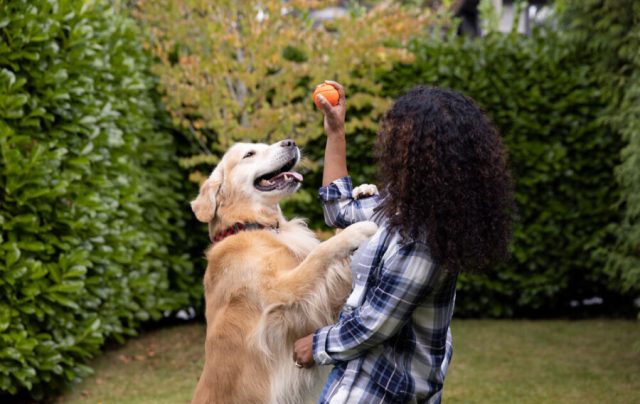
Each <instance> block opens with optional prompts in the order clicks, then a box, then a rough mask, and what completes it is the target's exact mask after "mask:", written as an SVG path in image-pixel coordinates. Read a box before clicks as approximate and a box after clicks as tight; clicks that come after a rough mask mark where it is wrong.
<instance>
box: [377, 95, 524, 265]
mask: <svg viewBox="0 0 640 404" xmlns="http://www.w3.org/2000/svg"><path fill="white" fill-rule="evenodd" d="M375 154H376V159H377V165H378V175H379V180H380V183H381V184H380V185H381V189H382V190H383V191H382V194H383V196H384V199H383V202H382V204H381V205H380V206H379V208H378V213H380V214H382V215H384V216H385V217H386V218H387V221H388V225H389V227H390V228H391V229H392V230H397V231H399V232H400V234H401V236H402V237H403V238H405V239H412V240H423V241H425V242H426V243H427V245H428V246H429V249H430V252H431V255H432V257H433V258H434V259H435V260H436V262H439V263H440V264H442V265H444V268H446V269H447V270H451V271H477V270H482V269H485V268H487V267H488V266H490V265H491V264H493V263H496V262H498V261H500V260H502V259H504V258H506V257H507V255H508V245H509V241H510V239H511V222H512V216H513V211H514V201H513V186H512V180H511V175H510V173H509V170H508V168H507V162H506V160H507V159H506V150H505V148H504V146H503V144H502V141H501V139H500V136H499V134H498V132H497V130H496V128H495V127H494V126H493V124H492V123H491V122H490V120H489V119H488V117H487V116H486V115H485V114H484V113H483V111H482V110H481V109H480V107H478V106H477V105H476V104H475V103H474V102H473V100H471V99H470V98H468V97H466V96H464V95H462V94H459V93H457V92H455V91H452V90H448V89H442V88H435V87H425V86H418V87H415V88H413V89H411V90H410V91H409V92H407V93H406V94H404V95H402V96H401V97H399V98H398V99H397V100H396V101H395V103H394V104H393V106H392V107H391V109H390V110H389V111H387V112H386V114H385V115H384V117H383V119H382V121H381V123H380V127H379V131H378V137H377V141H376V153H375Z"/></svg>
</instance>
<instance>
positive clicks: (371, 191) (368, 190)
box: [351, 184, 378, 199]
mask: <svg viewBox="0 0 640 404" xmlns="http://www.w3.org/2000/svg"><path fill="white" fill-rule="evenodd" d="M377 194H378V187H376V186H375V185H373V184H362V185H358V186H357V187H355V188H353V191H351V197H352V198H353V199H363V198H368V197H370V196H373V195H377Z"/></svg>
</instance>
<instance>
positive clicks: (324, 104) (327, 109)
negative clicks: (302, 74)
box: [316, 94, 333, 115]
mask: <svg viewBox="0 0 640 404" xmlns="http://www.w3.org/2000/svg"><path fill="white" fill-rule="evenodd" d="M316 99H317V100H318V104H320V108H322V112H324V114H325V115H327V114H329V113H331V107H333V105H331V103H330V102H329V101H328V100H327V99H326V98H324V95H322V94H318V95H317V96H316Z"/></svg>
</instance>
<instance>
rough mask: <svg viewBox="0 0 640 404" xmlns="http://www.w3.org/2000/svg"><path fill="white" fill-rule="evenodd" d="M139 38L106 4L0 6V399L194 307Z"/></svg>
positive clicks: (179, 212)
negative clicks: (175, 312)
mask: <svg viewBox="0 0 640 404" xmlns="http://www.w3.org/2000/svg"><path fill="white" fill-rule="evenodd" d="M139 37H140V33H139V31H138V29H137V28H136V26H135V24H134V23H133V22H132V21H131V20H130V19H128V18H126V17H123V16H119V15H118V13H117V12H116V11H115V10H114V9H113V8H112V7H111V6H109V5H108V4H107V2H100V1H97V2H86V1H82V0H71V1H57V0H9V1H5V2H3V3H2V4H1V5H0V228H1V229H2V233H1V234H0V257H2V258H0V394H2V393H4V394H7V393H8V394H14V393H16V392H19V391H23V390H25V389H27V390H30V391H31V394H32V395H33V396H35V397H40V396H42V395H43V394H44V393H45V392H46V389H52V388H56V387H59V386H60V385H62V384H64V383H65V382H67V381H70V380H73V379H76V378H78V377H82V376H83V375H86V374H87V373H89V371H90V369H89V368H88V367H87V366H85V365H84V364H83V363H84V362H85V361H86V359H87V358H89V357H90V356H92V355H94V354H95V353H97V352H98V351H99V348H100V347H101V345H102V344H103V343H104V341H105V339H106V338H116V339H122V338H124V337H126V336H128V335H132V334H134V333H135V329H136V327H138V326H139V325H140V324H141V323H142V322H144V321H147V320H150V319H159V318H161V317H162V315H163V313H164V312H165V311H170V310H174V309H177V308H180V307H184V306H185V305H187V304H189V302H190V300H191V299H192V297H193V296H198V295H199V293H198V287H195V286H194V285H198V284H199V283H200V279H198V277H194V273H193V268H192V266H191V264H190V259H189V257H188V256H187V255H186V254H185V245H186V243H185V234H183V230H182V229H183V227H184V220H185V219H184V218H185V217H186V216H185V215H186V214H187V211H188V205H186V203H185V200H184V199H183V198H184V192H183V191H182V189H181V183H182V179H181V174H180V173H179V172H178V171H176V167H177V163H176V161H175V159H176V158H175V156H174V154H175V147H176V146H175V145H174V143H173V139H172V137H171V136H170V135H168V134H167V132H165V131H163V130H162V128H161V127H160V126H159V125H160V120H158V119H159V116H157V108H156V105H155V103H154V98H153V96H152V92H151V91H152V89H153V87H154V82H153V80H152V79H150V76H149V75H148V73H147V68H148V64H149V62H148V60H147V57H146V56H145V53H144V51H143V49H142V45H141V43H140V41H139Z"/></svg>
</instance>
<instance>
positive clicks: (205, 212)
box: [191, 164, 223, 223]
mask: <svg viewBox="0 0 640 404" xmlns="http://www.w3.org/2000/svg"><path fill="white" fill-rule="evenodd" d="M222 180H223V174H222V164H218V166H217V167H216V169H215V170H213V173H211V176H209V178H207V180H206V181H205V182H204V183H202V185H201V186H200V193H199V194H198V197H197V198H196V199H194V200H193V201H191V210H193V213H195V215H196V218H197V219H198V220H199V221H201V222H203V223H209V222H210V221H212V220H213V218H214V217H215V216H216V211H217V210H218V209H217V208H218V201H217V198H218V193H219V192H220V187H221V186H222Z"/></svg>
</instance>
